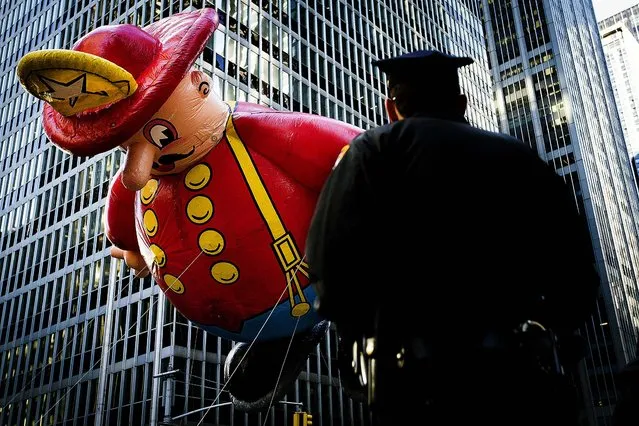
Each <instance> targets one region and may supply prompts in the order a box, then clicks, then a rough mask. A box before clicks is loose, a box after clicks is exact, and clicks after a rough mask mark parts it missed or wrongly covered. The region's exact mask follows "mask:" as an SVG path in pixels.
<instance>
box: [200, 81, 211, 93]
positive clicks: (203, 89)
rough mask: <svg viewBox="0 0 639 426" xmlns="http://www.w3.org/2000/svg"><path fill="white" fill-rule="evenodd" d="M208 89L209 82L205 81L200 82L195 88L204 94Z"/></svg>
mask: <svg viewBox="0 0 639 426" xmlns="http://www.w3.org/2000/svg"><path fill="white" fill-rule="evenodd" d="M210 90H211V89H210V86H209V83H207V82H206V81H203V82H201V83H200V85H199V86H198V88H197V91H198V92H200V93H201V94H202V95H204V96H206V95H208V94H209V91H210Z"/></svg>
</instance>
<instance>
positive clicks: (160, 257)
mask: <svg viewBox="0 0 639 426" xmlns="http://www.w3.org/2000/svg"><path fill="white" fill-rule="evenodd" d="M149 250H151V252H152V253H153V259H154V260H155V263H157V265H158V266H159V267H160V268H161V267H163V266H164V265H166V254H164V250H162V249H161V248H160V246H158V245H156V244H151V246H149Z"/></svg>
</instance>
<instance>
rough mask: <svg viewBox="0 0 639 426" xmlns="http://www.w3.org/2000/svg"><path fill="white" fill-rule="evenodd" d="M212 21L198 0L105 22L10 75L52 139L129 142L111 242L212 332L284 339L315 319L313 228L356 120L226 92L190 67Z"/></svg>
mask: <svg viewBox="0 0 639 426" xmlns="http://www.w3.org/2000/svg"><path fill="white" fill-rule="evenodd" d="M217 19H218V18H217V15H216V14H215V11H214V10H213V9H208V8H206V9H202V10H198V11H195V12H183V13H179V14H175V15H173V16H171V17H168V18H165V19H162V20H160V21H158V22H155V23H153V24H151V25H149V26H147V27H144V28H140V27H136V26H133V25H128V24H123V25H112V26H103V27H99V28H97V29H95V30H93V31H92V32H90V33H88V34H87V35H86V36H84V37H83V38H81V39H80V40H79V41H78V42H77V43H76V44H75V45H74V46H73V48H72V49H71V50H43V51H34V52H30V53H28V54H27V55H25V56H24V57H23V58H22V60H21V61H20V63H19V66H18V75H19V78H20V81H21V83H22V85H23V86H24V87H25V89H26V90H27V91H29V92H30V93H31V94H33V95H35V96H37V97H38V98H40V99H42V100H44V101H46V104H45V105H44V109H43V125H44V129H45V132H46V134H47V136H48V137H49V139H50V140H51V141H52V143H53V144H55V145H56V146H58V147H60V148H61V149H63V150H65V151H68V152H70V153H71V154H74V155H79V156H92V155H96V154H99V153H103V152H107V151H110V150H112V149H115V148H120V149H123V150H124V151H125V152H126V158H125V161H124V163H123V166H122V167H121V169H120V170H119V171H118V173H117V174H116V176H115V177H114V179H113V181H112V182H111V186H110V191H109V194H108V199H107V207H106V214H105V225H106V229H107V236H108V238H109V240H110V241H111V242H112V243H113V245H114V249H113V251H112V253H113V254H114V255H116V256H119V257H123V258H124V259H126V261H127V264H129V266H132V267H133V268H135V269H138V270H140V269H143V268H148V270H149V271H150V272H151V274H152V276H153V278H154V280H155V282H157V284H158V285H159V286H160V287H161V289H162V290H163V291H164V292H165V293H166V296H167V297H168V299H169V300H170V301H171V303H172V304H173V305H174V306H175V307H176V308H177V309H178V310H179V312H180V313H182V314H183V315H184V316H185V317H186V318H188V319H189V320H191V321H192V322H194V323H195V324H197V325H199V326H200V327H202V328H204V329H206V330H207V331H209V332H211V333H214V334H215V335H218V336H222V337H226V338H230V339H233V340H236V341H240V342H248V341H251V340H253V339H257V340H270V339H279V338H282V337H285V336H290V335H291V333H292V332H293V330H297V331H299V332H304V331H305V330H311V329H312V328H313V327H314V326H316V325H317V324H318V322H319V320H320V319H319V318H318V317H317V315H316V314H315V312H314V310H313V309H312V308H311V306H312V302H313V299H314V294H313V291H312V286H310V285H309V277H308V268H307V265H306V263H305V262H304V256H303V253H304V242H305V238H306V233H307V228H308V225H309V221H310V218H311V215H312V213H313V211H314V207H315V203H316V200H317V197H318V194H319V191H320V189H321V187H322V185H323V183H324V181H325V179H326V177H327V175H328V174H329V173H330V171H331V168H332V166H333V164H334V163H335V161H336V159H337V158H338V156H339V154H340V152H341V151H342V150H343V149H344V147H346V146H347V145H348V143H349V142H350V140H351V139H352V138H353V137H354V136H356V135H357V134H358V133H359V132H360V131H361V130H360V129H358V128H356V127H353V126H351V125H348V124H345V123H342V122H339V121H336V120H332V119H328V118H323V117H320V116H317V115H312V114H304V113H294V112H282V111H275V110H273V109H271V108H268V107H265V106H260V105H256V104H252V103H246V102H234V101H226V102H225V101H222V100H221V99H220V98H219V97H218V96H217V95H216V94H215V93H214V92H213V91H212V90H211V88H212V87H211V86H212V81H211V78H210V77H209V76H208V75H207V74H205V73H203V72H201V71H199V70H196V69H195V68H194V67H193V64H194V62H195V60H196V59H197V57H198V56H199V54H200V53H201V52H202V50H203V48H204V46H205V44H206V42H207V40H208V39H209V37H210V35H211V33H212V32H213V31H214V30H215V29H216V27H217V25H218V21H217ZM267 317H268V318H269V320H268V321H266V319H267Z"/></svg>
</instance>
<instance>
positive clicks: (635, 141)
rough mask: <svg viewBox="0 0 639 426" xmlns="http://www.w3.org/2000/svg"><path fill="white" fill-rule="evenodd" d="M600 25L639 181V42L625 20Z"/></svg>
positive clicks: (622, 120)
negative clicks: (638, 75) (638, 161)
mask: <svg viewBox="0 0 639 426" xmlns="http://www.w3.org/2000/svg"><path fill="white" fill-rule="evenodd" d="M599 28H600V33H601V40H602V42H603V48H604V53H605V54H606V63H607V65H608V72H609V74H610V82H611V84H612V88H613V90H614V93H615V101H616V102H617V109H618V111H619V118H620V119H621V126H622V127H623V133H624V138H625V139H626V146H627V148H628V155H629V161H630V162H631V165H632V169H633V172H634V175H635V182H639V179H638V177H639V174H638V173H637V171H638V169H637V163H636V158H637V154H639V111H638V110H637V108H638V107H639V81H637V79H636V78H633V77H632V76H635V75H637V73H638V72H639V42H638V41H637V38H636V36H635V35H634V34H633V33H632V32H631V31H630V29H629V28H628V27H627V26H626V25H625V24H624V23H623V22H617V23H615V24H612V25H610V26H607V27H602V26H601V23H600V24H599Z"/></svg>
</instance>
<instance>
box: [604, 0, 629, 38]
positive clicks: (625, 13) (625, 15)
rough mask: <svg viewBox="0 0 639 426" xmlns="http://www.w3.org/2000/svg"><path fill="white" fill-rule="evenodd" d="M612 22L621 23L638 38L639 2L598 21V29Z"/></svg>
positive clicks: (608, 25)
mask: <svg viewBox="0 0 639 426" xmlns="http://www.w3.org/2000/svg"><path fill="white" fill-rule="evenodd" d="M614 24H623V25H625V26H626V28H628V29H629V30H630V32H632V34H633V35H634V36H635V38H637V39H639V2H637V4H636V5H635V6H632V7H629V8H628V9H625V10H622V11H621V12H619V13H615V14H614V15H611V16H609V17H607V18H605V19H602V20H601V21H599V29H602V30H603V29H604V28H606V27H610V26H612V25H614Z"/></svg>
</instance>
